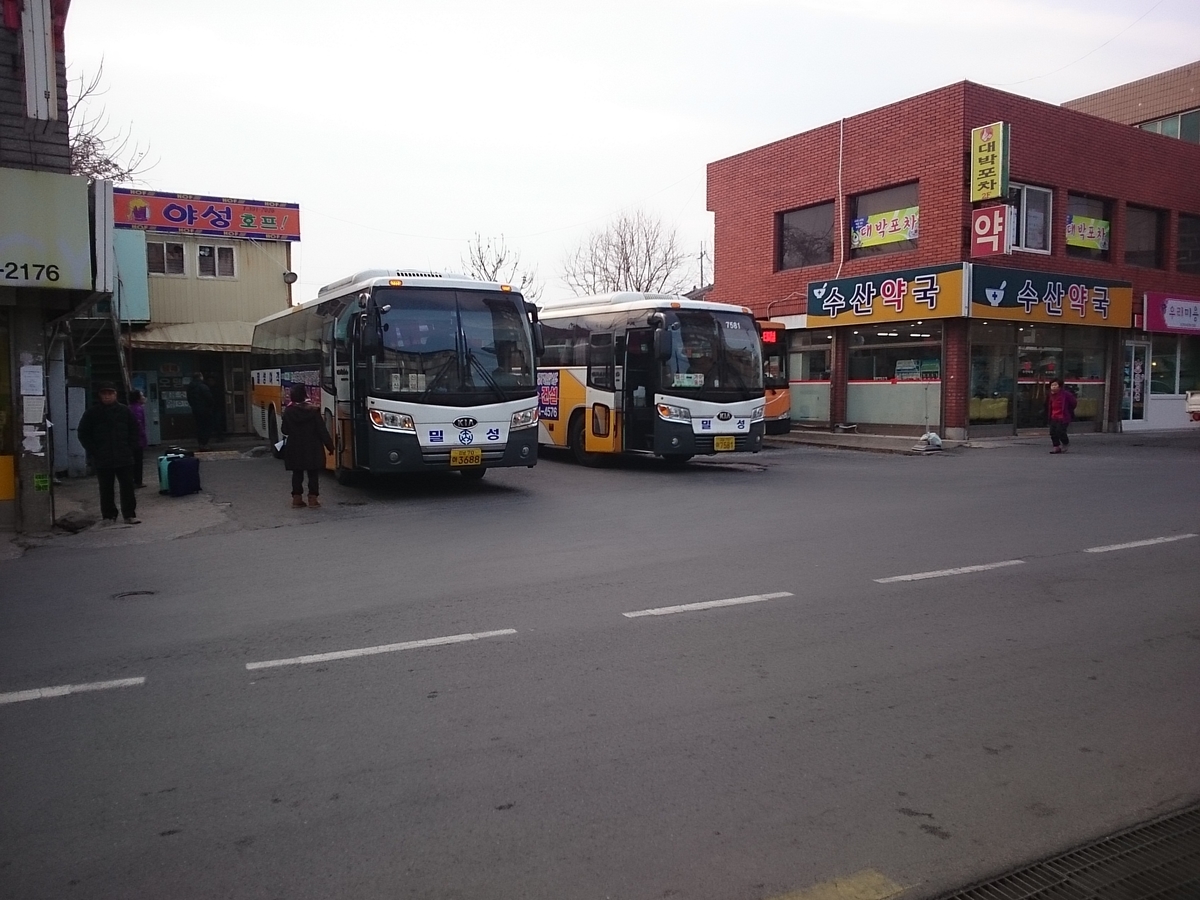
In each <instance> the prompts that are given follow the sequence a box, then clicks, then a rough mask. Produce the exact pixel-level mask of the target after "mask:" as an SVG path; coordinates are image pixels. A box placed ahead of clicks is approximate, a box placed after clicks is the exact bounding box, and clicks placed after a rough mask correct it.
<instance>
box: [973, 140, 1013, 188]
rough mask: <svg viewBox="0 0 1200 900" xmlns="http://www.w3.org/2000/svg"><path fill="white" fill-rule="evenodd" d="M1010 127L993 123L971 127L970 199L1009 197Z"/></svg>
mask: <svg viewBox="0 0 1200 900" xmlns="http://www.w3.org/2000/svg"><path fill="white" fill-rule="evenodd" d="M1010 135H1011V129H1010V128H1009V126H1008V125H1007V124H1005V123H1004V122H993V123H992V124H991V125H983V126H981V127H979V128H972V129H971V202H972V203H977V202H978V201H980V200H997V199H1004V198H1006V197H1007V196H1008V156H1009V146H1008V141H1009V137H1010Z"/></svg>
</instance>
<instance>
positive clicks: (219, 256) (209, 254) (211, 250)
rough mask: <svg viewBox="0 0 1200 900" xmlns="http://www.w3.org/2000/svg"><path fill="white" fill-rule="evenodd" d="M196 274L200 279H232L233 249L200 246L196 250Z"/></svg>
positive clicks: (206, 245) (207, 245)
mask: <svg viewBox="0 0 1200 900" xmlns="http://www.w3.org/2000/svg"><path fill="white" fill-rule="evenodd" d="M196 274H197V275H199V276H200V277H201V278H233V277H234V274H235V271H234V262H233V248H232V247H215V246H212V245H209V244H200V245H199V246H198V247H197V248H196Z"/></svg>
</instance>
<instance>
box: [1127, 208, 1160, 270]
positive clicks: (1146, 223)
mask: <svg viewBox="0 0 1200 900" xmlns="http://www.w3.org/2000/svg"><path fill="white" fill-rule="evenodd" d="M1163 219H1164V216H1163V214H1162V212H1160V211H1159V210H1157V209H1145V208H1143V207H1141V206H1127V207H1126V208H1125V265H1127V266H1141V267H1142V268H1145V269H1161V268H1162V267H1163V254H1162V248H1163Z"/></svg>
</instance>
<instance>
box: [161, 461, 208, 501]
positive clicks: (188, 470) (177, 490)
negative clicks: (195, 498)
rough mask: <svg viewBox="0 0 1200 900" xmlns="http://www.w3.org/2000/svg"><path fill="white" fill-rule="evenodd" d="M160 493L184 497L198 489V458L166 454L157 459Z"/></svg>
mask: <svg viewBox="0 0 1200 900" xmlns="http://www.w3.org/2000/svg"><path fill="white" fill-rule="evenodd" d="M158 486H159V493H160V494H170V495H171V496H172V497H185V496H187V495H188V494H195V493H197V492H199V490H200V460H199V459H197V458H196V457H194V456H175V455H174V454H168V455H165V456H160V457H159V459H158Z"/></svg>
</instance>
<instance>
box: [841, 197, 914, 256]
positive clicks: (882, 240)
mask: <svg viewBox="0 0 1200 900" xmlns="http://www.w3.org/2000/svg"><path fill="white" fill-rule="evenodd" d="M920 209H921V208H920V207H919V206H909V207H907V208H905V209H893V210H891V211H890V212H883V213H876V214H875V215H873V216H867V217H865V218H862V219H855V220H854V221H853V222H852V223H851V230H850V249H852V250H857V249H859V248H860V247H878V246H879V245H880V244H892V243H895V242H896V241H915V240H916V239H917V237H918V236H919V234H920V230H921V214H920Z"/></svg>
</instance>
